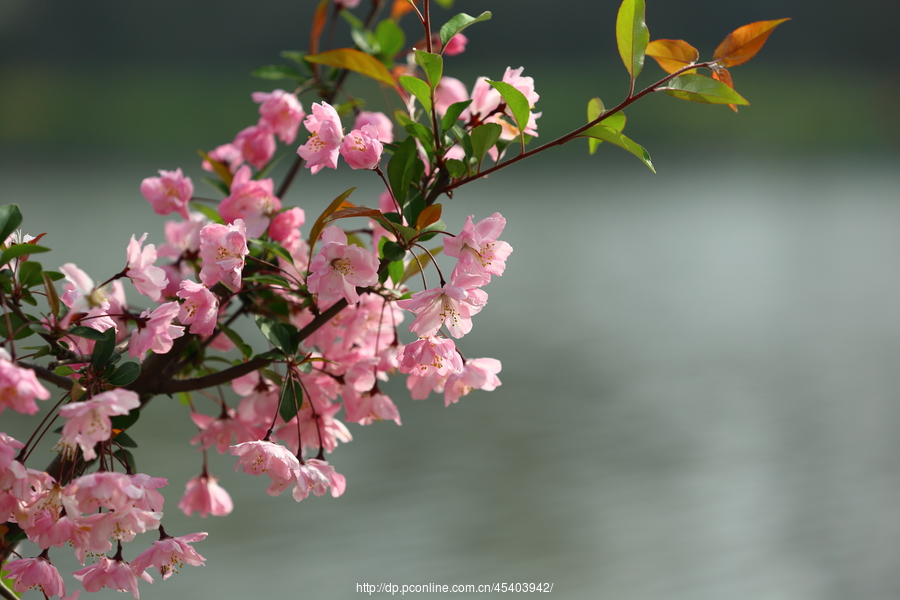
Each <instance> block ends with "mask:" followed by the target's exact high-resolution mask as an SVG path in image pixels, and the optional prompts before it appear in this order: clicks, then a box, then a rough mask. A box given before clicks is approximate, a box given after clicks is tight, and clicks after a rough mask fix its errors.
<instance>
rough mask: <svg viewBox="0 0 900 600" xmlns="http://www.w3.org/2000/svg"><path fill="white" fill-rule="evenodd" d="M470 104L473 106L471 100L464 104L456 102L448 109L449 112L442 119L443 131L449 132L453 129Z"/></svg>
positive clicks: (465, 101)
mask: <svg viewBox="0 0 900 600" xmlns="http://www.w3.org/2000/svg"><path fill="white" fill-rule="evenodd" d="M470 104H472V101H471V100H464V101H463V102H454V103H453V104H451V105H450V106H449V107H447V112H445V113H444V118H443V119H441V129H442V130H444V131H447V130H448V129H450V128H451V127H453V126H454V125H455V124H456V122H457V121H458V120H459V116H460V115H461V114H462V113H463V111H464V110H466V108H468V106H469V105H470Z"/></svg>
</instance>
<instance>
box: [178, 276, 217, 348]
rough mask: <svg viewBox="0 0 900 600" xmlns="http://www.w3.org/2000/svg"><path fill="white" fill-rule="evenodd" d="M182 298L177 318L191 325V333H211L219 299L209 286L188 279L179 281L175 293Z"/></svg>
mask: <svg viewBox="0 0 900 600" xmlns="http://www.w3.org/2000/svg"><path fill="white" fill-rule="evenodd" d="M176 295H177V296H178V297H179V298H181V299H182V300H184V302H183V303H182V304H181V306H180V307H179V308H178V320H179V321H180V322H181V323H182V324H184V325H190V326H191V329H190V331H191V333H197V334H199V335H212V332H213V330H214V329H215V328H216V319H217V318H218V315H219V299H218V298H216V295H215V294H213V293H212V292H211V291H209V288H208V287H206V286H205V285H202V284H200V283H194V282H193V281H191V280H190V279H185V280H183V281H182V282H181V289H180V290H178V294H176Z"/></svg>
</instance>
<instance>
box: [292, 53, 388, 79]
mask: <svg viewBox="0 0 900 600" xmlns="http://www.w3.org/2000/svg"><path fill="white" fill-rule="evenodd" d="M306 60H308V61H309V62H311V63H319V64H323V65H328V66H329V67H335V68H337V69H347V70H348V71H355V72H357V73H359V74H360V75H365V76H366V77H371V78H372V79H374V80H375V81H380V82H381V83H386V84H388V85H391V86H392V85H394V78H393V76H392V75H391V73H390V71H388V70H387V68H386V67H385V66H384V65H383V64H382V62H381V61H380V60H378V59H377V58H375V57H374V56H370V55H368V54H366V53H365V52H361V51H360V50H357V49H355V48H337V49H335V50H326V51H325V52H320V53H318V54H310V55H307V57H306Z"/></svg>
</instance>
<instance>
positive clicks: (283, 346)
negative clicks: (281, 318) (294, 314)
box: [255, 315, 298, 356]
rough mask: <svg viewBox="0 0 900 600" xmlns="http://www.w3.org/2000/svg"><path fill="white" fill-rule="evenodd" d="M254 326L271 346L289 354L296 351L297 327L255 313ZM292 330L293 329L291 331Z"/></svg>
mask: <svg viewBox="0 0 900 600" xmlns="http://www.w3.org/2000/svg"><path fill="white" fill-rule="evenodd" d="M255 320H256V326H257V327H259V330H260V331H261V332H262V334H263V335H264V336H265V337H266V339H267V340H269V343H271V344H272V345H273V346H275V347H276V348H278V349H279V350H281V351H282V352H284V354H285V355H287V356H290V355H292V354H294V353H295V352H297V344H298V341H297V339H296V338H297V328H296V327H294V326H293V325H285V324H284V323H279V322H278V321H273V320H271V319H267V318H266V317H264V316H262V315H256V319H255ZM292 330H293V331H292Z"/></svg>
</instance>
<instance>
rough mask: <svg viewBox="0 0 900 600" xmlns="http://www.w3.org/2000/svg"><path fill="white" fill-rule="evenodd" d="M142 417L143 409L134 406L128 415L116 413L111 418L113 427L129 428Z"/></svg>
mask: <svg viewBox="0 0 900 600" xmlns="http://www.w3.org/2000/svg"><path fill="white" fill-rule="evenodd" d="M140 417H141V409H140V407H138V408H133V409H131V411H129V413H128V414H127V415H116V416H115V417H113V418H111V419H110V422H111V423H112V428H113V429H128V428H129V427H131V426H132V425H134V424H135V423H137V420H138V419H139V418H140Z"/></svg>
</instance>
